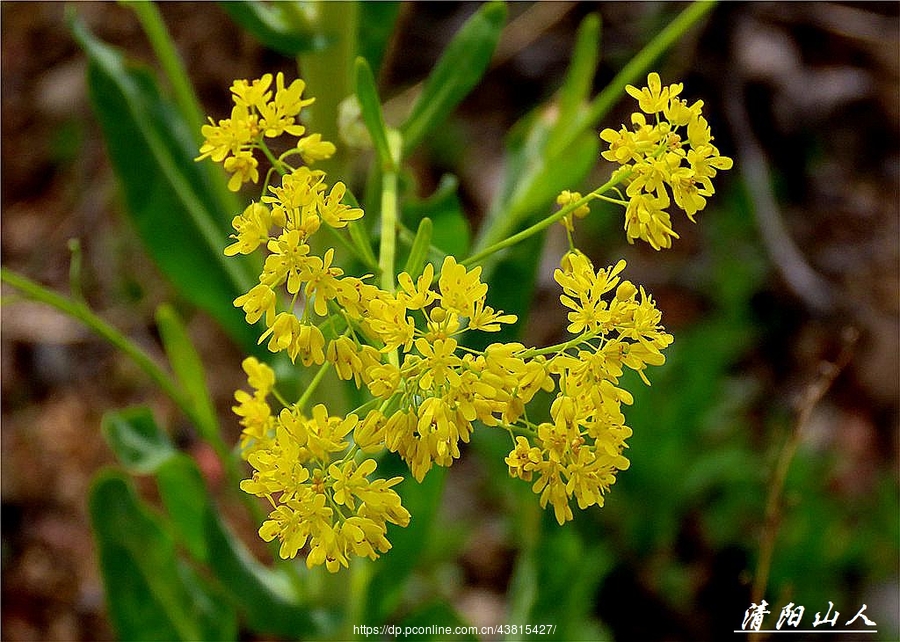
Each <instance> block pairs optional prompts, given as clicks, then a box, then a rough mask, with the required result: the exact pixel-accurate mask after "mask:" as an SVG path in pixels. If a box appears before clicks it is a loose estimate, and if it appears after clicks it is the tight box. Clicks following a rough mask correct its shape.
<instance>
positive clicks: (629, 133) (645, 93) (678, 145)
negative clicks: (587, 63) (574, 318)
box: [600, 72, 732, 250]
mask: <svg viewBox="0 0 900 642" xmlns="http://www.w3.org/2000/svg"><path fill="white" fill-rule="evenodd" d="M681 90H682V85H681V83H677V84H673V85H669V86H668V87H663V86H662V83H661V82H660V78H659V74H657V73H655V72H653V73H651V74H649V75H648V76H647V86H646V87H644V88H642V89H638V88H637V87H633V86H631V85H628V86H627V87H626V91H627V92H628V93H629V94H630V95H631V96H632V97H633V98H635V99H636V100H637V101H638V108H639V109H640V111H639V112H635V113H633V114H632V115H631V125H632V127H631V129H628V128H627V127H625V126H624V125H623V126H622V128H621V129H619V130H618V131H616V130H614V129H604V130H603V131H602V132H600V138H602V139H603V140H604V141H606V142H607V143H609V149H608V150H606V151H604V152H603V153H602V156H603V157H604V158H605V159H607V160H609V161H613V162H616V163H619V164H620V165H621V166H622V167H621V168H620V169H619V170H618V171H619V172H621V173H620V174H619V175H620V176H621V177H622V178H623V180H624V182H625V184H626V185H627V187H626V190H625V192H626V195H627V196H628V202H627V205H626V209H625V231H626V234H627V236H628V241H629V242H634V239H637V238H640V239H643V240H645V241H647V242H648V243H650V245H652V246H653V248H654V249H657V250H659V249H660V248H664V247H665V248H667V247H671V246H672V239H673V238H678V234H676V233H675V231H674V230H673V229H672V222H671V219H670V217H669V213H668V212H667V211H666V210H667V209H668V208H669V206H670V205H671V200H673V199H674V201H675V204H676V205H677V206H678V207H680V208H681V209H682V210H684V212H685V214H687V216H688V218H690V219H691V221H693V220H694V215H695V214H696V213H697V212H698V211H700V210H702V209H703V208H704V207H705V206H706V197H707V196H711V195H712V194H713V193H715V189H714V188H713V185H712V180H711V179H712V178H714V177H715V175H716V172H717V171H718V170H727V169H731V166H732V160H731V159H730V158H728V157H727V156H722V155H721V154H719V150H718V149H717V148H716V146H715V145H713V144H712V141H713V136H712V133H711V132H710V127H709V123H707V121H706V119H705V118H704V117H703V115H702V113H701V109H702V107H703V101H702V100H698V101H696V102H695V103H693V104H692V105H688V104H687V101H685V100H683V99H681V98H679V95H680V94H681ZM648 117H650V121H649V122H648ZM670 194H671V197H670Z"/></svg>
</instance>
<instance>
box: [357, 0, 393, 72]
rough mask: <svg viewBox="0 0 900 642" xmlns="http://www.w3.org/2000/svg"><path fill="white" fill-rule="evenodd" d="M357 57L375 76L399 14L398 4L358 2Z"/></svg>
mask: <svg viewBox="0 0 900 642" xmlns="http://www.w3.org/2000/svg"><path fill="white" fill-rule="evenodd" d="M359 13H360V16H359V23H360V24H361V25H364V26H365V28H364V29H360V30H359V55H361V56H362V57H363V58H365V59H366V60H368V61H369V65H370V66H371V67H372V71H373V72H375V73H376V74H377V73H378V70H379V69H380V68H381V60H382V59H383V58H384V52H385V50H386V49H387V46H388V42H389V41H390V39H391V35H392V34H393V32H394V24H395V23H396V22H397V16H398V15H399V14H400V3H399V2H360V3H359Z"/></svg>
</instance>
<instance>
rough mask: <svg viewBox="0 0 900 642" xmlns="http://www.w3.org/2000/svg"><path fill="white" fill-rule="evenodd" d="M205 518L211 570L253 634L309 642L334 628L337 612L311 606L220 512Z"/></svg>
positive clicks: (206, 515) (207, 512) (324, 635)
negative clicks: (237, 534) (263, 561)
mask: <svg viewBox="0 0 900 642" xmlns="http://www.w3.org/2000/svg"><path fill="white" fill-rule="evenodd" d="M205 520H206V536H207V547H208V550H209V563H210V567H211V568H212V570H213V573H215V575H216V577H217V578H218V580H219V582H220V583H221V584H222V586H223V588H224V589H225V590H226V591H227V592H228V593H229V594H230V595H231V596H232V599H233V600H234V602H235V604H236V606H237V608H238V609H239V611H240V613H241V615H242V616H243V617H244V618H245V619H246V621H247V624H248V626H249V627H250V628H251V629H252V630H253V631H255V632H257V633H261V634H265V635H278V636H284V637H289V638H292V639H302V640H309V639H321V638H323V637H326V636H327V635H328V633H329V632H330V631H333V630H334V628H335V626H336V624H337V622H336V617H335V614H334V613H331V612H328V611H325V610H323V609H313V608H312V607H311V606H310V605H307V604H305V603H304V602H303V601H302V600H301V598H300V596H299V595H298V592H297V589H296V586H295V585H294V584H293V583H292V582H291V580H290V579H289V578H288V577H287V576H286V575H285V574H284V573H281V572H279V571H274V570H270V569H268V568H266V567H265V566H263V565H262V564H260V563H259V562H258V561H256V559H254V558H253V556H252V555H251V554H250V552H249V551H248V550H247V548H246V547H245V546H244V545H243V543H242V542H241V541H240V540H238V539H237V538H236V537H235V536H234V534H232V533H231V531H230V530H229V529H228V528H227V527H226V526H225V524H224V523H223V522H222V518H221V517H220V516H219V515H218V514H217V513H216V512H215V511H212V510H208V511H206V512H205Z"/></svg>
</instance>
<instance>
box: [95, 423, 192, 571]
mask: <svg viewBox="0 0 900 642" xmlns="http://www.w3.org/2000/svg"><path fill="white" fill-rule="evenodd" d="M101 430H102V431H103V436H104V437H105V438H106V442H107V444H109V447H110V448H111V449H112V451H113V452H114V453H115V455H116V457H117V458H118V459H119V462H120V463H121V464H122V466H124V467H125V469H126V470H127V471H128V472H130V473H133V474H137V475H156V482H157V486H158V487H159V494H160V498H161V499H162V502H163V505H164V506H165V508H166V511H167V512H168V515H169V517H170V519H171V524H172V528H173V529H174V533H175V534H176V535H178V537H179V538H180V541H181V542H182V543H183V544H184V546H185V547H186V548H187V550H188V551H189V552H190V553H191V554H192V555H193V556H194V557H195V558H196V559H197V560H199V561H205V560H206V542H205V533H204V528H203V515H204V511H205V510H206V508H207V506H208V504H209V498H208V496H207V492H206V486H205V484H204V483H203V477H202V475H201V474H200V471H199V469H198V468H197V464H196V463H194V460H192V459H191V458H190V457H188V456H187V455H185V454H184V453H182V452H179V451H178V450H176V449H175V447H174V446H173V445H172V442H171V441H170V440H169V436H168V435H167V434H166V433H165V432H164V431H163V430H162V429H161V428H160V427H159V425H158V424H157V423H156V420H155V419H154V418H153V413H151V412H150V409H149V408H146V407H138V408H132V409H129V410H123V411H113V412H107V413H106V414H105V415H103V420H102V422H101Z"/></svg>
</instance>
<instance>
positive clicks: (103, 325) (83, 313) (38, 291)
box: [0, 268, 198, 422]
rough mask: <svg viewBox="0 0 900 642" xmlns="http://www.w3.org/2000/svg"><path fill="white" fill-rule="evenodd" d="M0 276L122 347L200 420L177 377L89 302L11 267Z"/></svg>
mask: <svg viewBox="0 0 900 642" xmlns="http://www.w3.org/2000/svg"><path fill="white" fill-rule="evenodd" d="M0 280H2V281H3V282H4V283H8V284H9V285H11V286H12V287H14V288H16V289H17V290H19V291H20V292H21V293H22V294H24V295H25V296H26V297H27V298H29V299H32V300H34V301H38V302H40V303H45V304H47V305H49V306H50V307H52V308H56V309H57V310H59V311H60V312H63V313H65V314H68V315H69V316H70V317H72V318H74V319H77V320H78V321H81V322H82V323H83V324H84V325H85V326H87V327H88V329H90V330H92V331H93V332H94V333H96V334H97V335H99V336H100V337H102V338H104V339H106V340H107V341H109V342H110V343H111V344H112V345H113V346H114V347H116V348H117V349H119V350H121V351H122V352H123V353H124V354H125V355H126V356H128V357H129V358H130V359H131V360H132V361H134V363H135V364H136V365H137V366H138V367H139V368H140V369H141V370H143V371H144V372H145V373H146V374H147V376H149V377H150V378H151V379H152V380H153V381H154V383H156V384H157V385H158V386H159V387H160V388H162V390H163V392H165V393H166V395H167V396H168V397H169V398H170V399H171V400H172V401H174V402H175V404H176V405H177V406H178V407H179V409H181V411H182V412H183V413H184V414H185V415H187V416H188V417H190V418H191V420H192V421H195V422H196V421H198V418H197V417H196V415H195V413H194V412H193V409H192V408H191V406H190V404H189V403H188V401H187V399H186V398H185V397H184V395H182V394H181V392H180V391H179V390H178V388H177V386H176V385H175V383H174V381H172V379H171V378H170V377H169V375H168V374H166V372H165V371H164V370H163V369H162V368H160V367H159V366H158V365H157V364H156V362H154V361H153V359H152V358H150V356H149V355H148V354H147V353H146V352H144V351H143V350H141V349H140V348H139V347H138V346H137V345H136V344H135V343H133V342H132V341H131V340H130V339H128V337H126V336H125V335H123V334H122V333H121V332H119V331H118V330H116V329H115V328H114V327H112V326H111V325H109V324H108V323H107V322H106V321H104V320H103V319H101V318H100V317H98V316H97V315H96V314H94V313H93V312H92V311H91V310H90V308H88V307H87V305H86V304H84V303H81V302H80V301H72V300H71V299H68V298H66V297H64V296H62V295H61V294H57V293H56V292H54V291H52V290H49V289H47V288H45V287H44V286H43V285H40V284H39V283H35V282H34V281H32V280H31V279H29V278H27V277H25V276H22V275H21V274H17V273H16V272H13V271H12V270H9V269H8V268H0Z"/></svg>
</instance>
